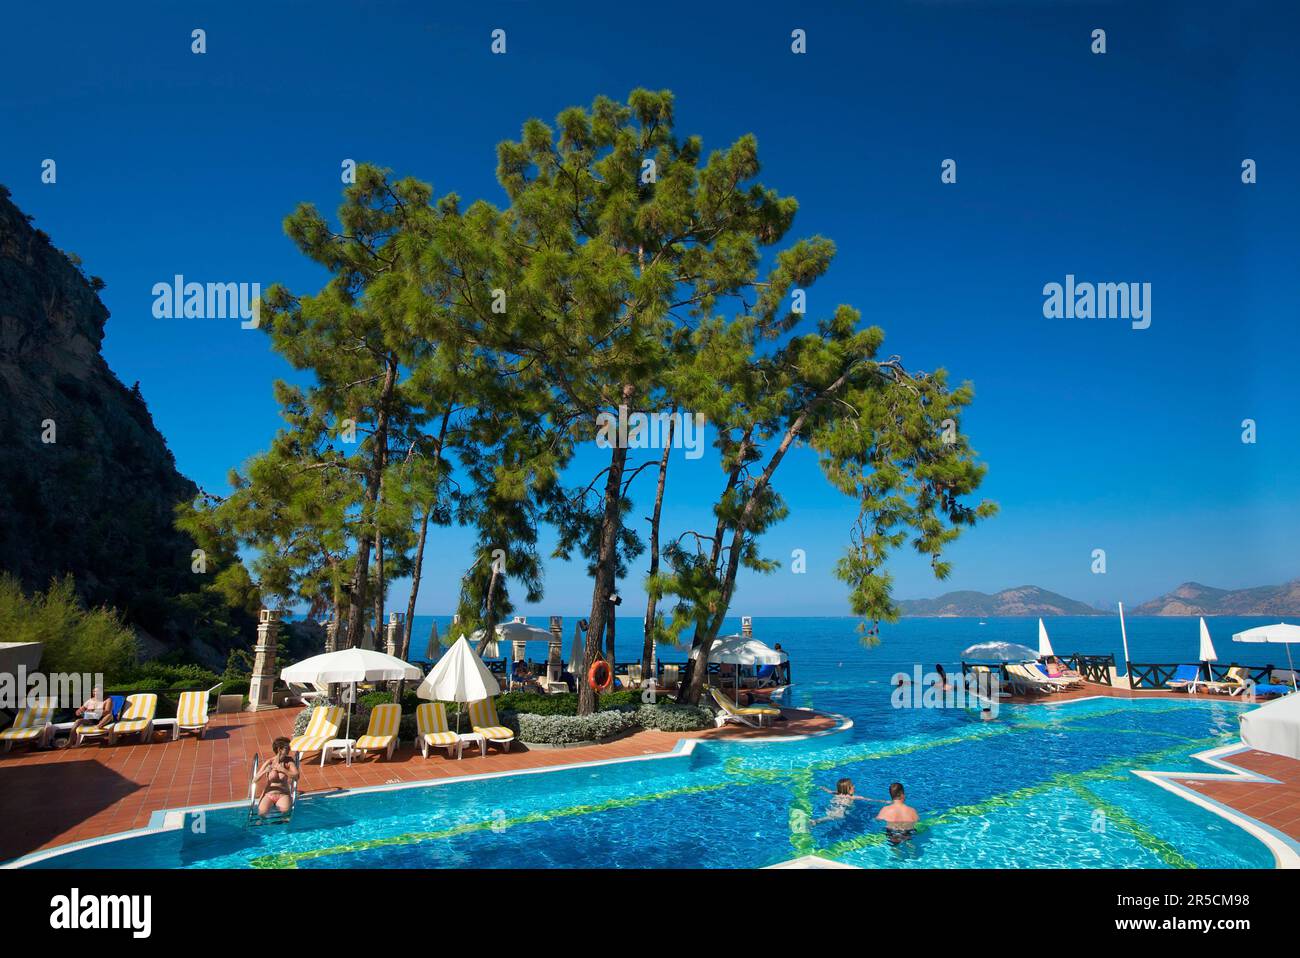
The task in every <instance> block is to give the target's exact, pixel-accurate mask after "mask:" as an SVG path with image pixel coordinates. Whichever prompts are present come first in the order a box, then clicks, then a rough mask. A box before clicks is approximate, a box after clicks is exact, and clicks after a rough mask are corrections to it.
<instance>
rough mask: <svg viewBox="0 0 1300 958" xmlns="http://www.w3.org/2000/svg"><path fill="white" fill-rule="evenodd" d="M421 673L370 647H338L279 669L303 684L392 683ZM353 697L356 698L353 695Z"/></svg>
mask: <svg viewBox="0 0 1300 958" xmlns="http://www.w3.org/2000/svg"><path fill="white" fill-rule="evenodd" d="M423 674H424V673H423V672H421V671H420V670H419V669H418V668H417V667H416V666H414V665H412V664H411V663H410V662H403V661H402V660H401V659H399V658H397V657H396V656H393V655H388V654H386V653H384V652H376V651H375V650H374V649H339V650H338V651H337V652H326V653H325V654H324V655H313V656H312V657H311V658H310V659H303V660H302V661H301V662H298V663H296V664H294V665H290V666H286V667H285V668H284V669H282V670H281V671H280V678H282V679H284V680H285V681H286V682H298V683H303V684H321V685H333V684H336V683H338V684H351V685H355V684H356V683H357V682H395V681H397V680H398V679H409V680H411V681H415V680H416V679H418V678H420V677H421V676H422V675H423ZM353 698H356V696H355V695H354V696H353ZM347 730H348V734H345V736H344V737H345V738H351V737H352V736H351V732H352V708H351V705H349V707H348V729H347Z"/></svg>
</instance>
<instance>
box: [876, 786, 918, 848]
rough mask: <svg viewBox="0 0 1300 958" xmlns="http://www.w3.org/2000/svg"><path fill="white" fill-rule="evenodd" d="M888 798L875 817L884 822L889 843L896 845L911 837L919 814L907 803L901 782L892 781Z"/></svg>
mask: <svg viewBox="0 0 1300 958" xmlns="http://www.w3.org/2000/svg"><path fill="white" fill-rule="evenodd" d="M889 799H890V801H889V804H888V805H886V806H885V807H884V808H882V809H881V810H880V811H879V812H878V813H877V814H876V819H877V820H878V821H882V822H884V823H885V834H886V835H887V836H888V837H889V841H890V844H893V845H897V844H898V843H899V842H904V841H907V839H909V838H911V837H912V835H913V833H914V832H915V831H916V823H917V821H919V820H920V816H919V815H917V814H916V809H915V808H913V807H912V806H911V805H908V804H907V802H906V799H907V795H906V794H905V793H904V792H903V786H902V783H900V782H894V783H893V784H892V785H890V786H889Z"/></svg>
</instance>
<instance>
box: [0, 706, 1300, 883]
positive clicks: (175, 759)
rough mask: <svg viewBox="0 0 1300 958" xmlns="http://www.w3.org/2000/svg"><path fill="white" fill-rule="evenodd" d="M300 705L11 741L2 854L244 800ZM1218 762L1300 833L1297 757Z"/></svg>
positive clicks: (607, 747) (551, 755) (1241, 792)
mask: <svg viewBox="0 0 1300 958" xmlns="http://www.w3.org/2000/svg"><path fill="white" fill-rule="evenodd" d="M1090 695H1093V696H1095V695H1105V696H1111V697H1120V698H1128V697H1133V698H1137V697H1142V698H1148V697H1152V696H1156V697H1164V696H1165V695H1170V696H1171V697H1172V696H1173V693H1159V692H1156V693H1134V692H1129V691H1127V690H1121V689H1113V688H1110V687H1107V686H1098V685H1089V686H1088V687H1087V688H1086V689H1085V690H1083V691H1080V692H1071V693H1065V694H1061V695H1053V696H1051V697H1050V701H1061V700H1063V699H1067V698H1081V697H1086V696H1090ZM1177 697H1180V698H1185V697H1186V696H1185V695H1178V696H1177ZM1197 697H1198V698H1203V697H1204V698H1209V697H1211V696H1197ZM1037 701H1042V699H1041V698H1040V699H1038V700H1037ZM298 712H299V709H298V708H285V709H278V710H274V711H268V712H259V713H234V714H217V715H213V716H212V724H211V725H210V726H209V728H208V732H207V734H206V735H205V737H204V738H203V739H202V740H199V739H196V738H195V737H194V736H192V735H188V736H184V735H183V736H182V737H181V738H180V739H179V740H178V741H175V742H173V741H171V740H170V733H159V734H158V735H156V736H155V740H154V741H153V742H150V743H148V744H134V743H131V744H127V743H124V744H119V745H116V746H112V747H109V746H106V745H103V746H101V745H88V746H84V747H81V748H76V749H53V750H47V751H35V752H33V751H30V750H27V749H23V748H15V749H14V751H13V752H11V753H8V754H3V755H0V822H3V823H4V825H3V827H2V828H0V861H7V860H9V859H12V858H16V857H18V856H21V855H25V854H28V853H31V852H34V851H38V850H41V849H45V848H50V847H53V846H56V845H62V844H65V843H68V842H76V841H82V840H85V839H89V838H97V837H100V836H103V835H109V834H114V833H117V832H124V831H128V830H131V829H136V828H143V827H145V826H146V825H148V824H149V821H150V818H151V817H152V816H153V813H154V812H157V811H160V810H162V809H174V808H182V807H187V806H195V805H206V804H213V803H221V802H231V801H241V800H243V799H244V798H245V797H246V796H247V794H248V775H249V767H250V764H251V761H252V757H253V755H254V754H255V753H261V754H262V755H266V754H267V753H268V752H269V751H270V748H271V742H272V740H274V739H275V738H276V737H277V736H280V735H289V734H290V733H291V729H292V727H293V723H294V720H295V718H296V717H297V715H298ZM785 716H786V719H787V720H786V721H785V722H782V723H778V724H777V725H776V726H775V727H774V728H773V729H771V730H770V731H769V730H767V729H764V730H763V731H761V732H759V731H755V730H750V729H738V728H736V727H734V726H729V727H727V728H725V729H710V730H708V731H704V732H694V733H679V732H638V733H636V734H634V735H630V736H627V737H625V738H621V739H618V740H616V741H613V742H609V743H606V744H603V745H592V746H583V747H580V748H568V749H528V748H526V747H524V746H521V745H519V744H518V743H516V744H515V746H514V747H513V748H512V749H511V751H510V752H505V753H503V752H499V751H497V750H496V749H490V750H489V752H488V754H487V755H486V756H482V755H480V754H479V752H478V750H477V748H475V749H473V750H471V749H469V748H467V749H466V751H465V757H464V758H463V759H461V760H456V759H448V758H447V757H446V753H445V752H443V751H442V750H437V751H431V752H430V756H429V758H428V759H425V758H423V757H422V756H421V755H420V753H419V752H418V751H417V750H416V749H414V748H413V747H412V746H411V745H410V743H409V742H406V743H403V745H402V747H401V748H399V749H398V750H397V752H396V753H395V754H394V756H393V758H392V760H389V761H383V760H379V759H376V758H365V759H358V760H356V761H355V762H354V763H353V764H352V765H351V766H348V765H347V764H345V763H344V762H342V761H337V760H331V761H330V762H329V763H328V764H327V765H325V766H324V767H323V768H322V767H321V765H320V764H319V759H318V758H317V759H311V758H309V759H308V760H307V761H305V762H304V765H303V778H302V788H303V791H304V793H308V794H309V793H311V792H319V791H326V790H330V789H337V788H364V787H367V786H375V785H385V784H393V783H399V782H419V781H429V780H435V779H439V778H444V777H449V776H458V775H476V774H483V773H487V772H509V771H518V770H521V769H532V768H540V767H546V766H556V765H567V764H572V763H578V762H591V761H601V760H608V759H618V758H632V757H635V756H641V755H647V754H654V753H658V752H667V751H671V750H672V748H673V747H674V746H675V745H676V743H677V742H678V740H680V739H682V738H687V737H695V738H706V739H707V738H717V737H724V736H725V737H728V738H736V737H743V738H757V737H769V736H776V737H779V736H789V735H802V734H812V733H817V732H826V731H828V730H830V729H832V728H834V727H835V725H836V721H835V720H834V719H832V718H829V717H826V716H823V715H818V714H815V713H808V712H805V711H799V710H787V711H786V713H785ZM1219 761H1220V762H1223V763H1225V764H1227V765H1231V766H1234V767H1236V768H1240V769H1243V770H1244V771H1246V772H1247V773H1251V774H1253V775H1254V776H1265V777H1267V778H1269V779H1272V780H1274V781H1267V782H1263V781H1244V780H1243V781H1233V780H1224V779H1225V776H1222V775H1220V776H1218V777H1212V778H1211V779H1210V780H1203V781H1202V780H1198V777H1197V776H1190V775H1178V776H1176V777H1175V778H1174V781H1176V782H1177V783H1179V784H1181V785H1185V786H1186V787H1187V788H1188V789H1191V790H1193V791H1195V792H1197V793H1199V794H1201V795H1203V796H1205V797H1206V798H1208V799H1210V800H1212V801H1213V802H1215V803H1219V804H1222V805H1225V806H1228V807H1230V808H1232V809H1235V810H1236V811H1237V812H1239V813H1241V814H1242V815H1244V816H1247V817H1248V818H1252V819H1255V820H1256V821H1258V822H1261V823H1263V824H1265V825H1267V826H1269V827H1271V828H1273V829H1275V830H1277V831H1279V832H1282V833H1283V834H1285V835H1288V836H1290V837H1291V838H1292V839H1300V762H1297V761H1293V760H1291V759H1287V758H1281V757H1279V756H1276V755H1268V754H1266V753H1262V752H1254V751H1248V750H1247V751H1241V752H1237V753H1234V754H1230V755H1227V756H1224V757H1221V758H1220V759H1219Z"/></svg>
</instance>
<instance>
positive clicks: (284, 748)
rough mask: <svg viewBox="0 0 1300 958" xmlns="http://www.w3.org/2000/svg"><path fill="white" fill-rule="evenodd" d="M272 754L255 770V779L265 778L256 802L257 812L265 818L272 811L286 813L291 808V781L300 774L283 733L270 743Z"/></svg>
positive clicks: (296, 778) (294, 780)
mask: <svg viewBox="0 0 1300 958" xmlns="http://www.w3.org/2000/svg"><path fill="white" fill-rule="evenodd" d="M271 748H272V749H273V750H274V754H273V755H272V756H271V758H270V760H269V761H268V762H267V763H266V764H265V765H263V766H262V767H261V768H259V769H258V770H257V779H258V780H261V779H265V780H266V787H265V788H264V789H263V791H262V798H261V800H260V801H259V802H258V803H257V814H259V815H261V816H262V817H263V818H265V817H266V816H267V815H270V814H271V812H272V811H276V812H279V813H280V814H282V815H283V814H286V813H287V812H288V811H289V810H290V809H291V808H293V783H294V782H296V781H297V780H298V776H299V775H300V774H302V772H301V769H299V768H298V763H297V762H295V761H294V760H293V756H292V755H291V754H290V753H289V740H288V739H287V738H285V737H284V736H283V735H282V736H280V737H279V738H277V739H276V740H275V741H274V742H272V743H271Z"/></svg>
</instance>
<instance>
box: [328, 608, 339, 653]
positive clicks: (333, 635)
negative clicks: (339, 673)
mask: <svg viewBox="0 0 1300 958" xmlns="http://www.w3.org/2000/svg"><path fill="white" fill-rule="evenodd" d="M338 648H339V620H338V619H337V618H335V617H334V616H330V618H329V620H328V621H327V622H326V623H325V651H326V652H337V651H338Z"/></svg>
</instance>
